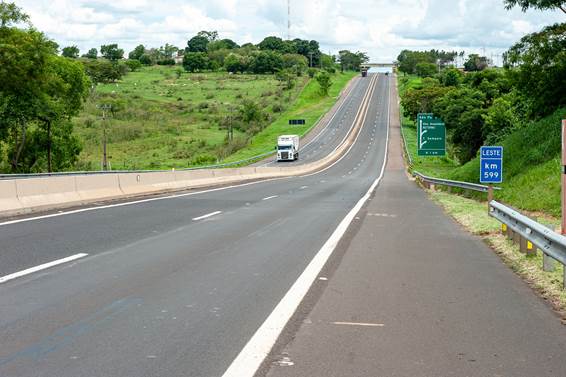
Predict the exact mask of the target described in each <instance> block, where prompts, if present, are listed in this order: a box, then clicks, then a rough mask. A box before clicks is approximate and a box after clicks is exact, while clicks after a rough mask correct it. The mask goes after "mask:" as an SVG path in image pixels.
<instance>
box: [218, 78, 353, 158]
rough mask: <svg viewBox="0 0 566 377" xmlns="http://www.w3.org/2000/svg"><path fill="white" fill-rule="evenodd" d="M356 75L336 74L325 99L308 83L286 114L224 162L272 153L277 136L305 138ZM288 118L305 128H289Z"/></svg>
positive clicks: (314, 83)
mask: <svg viewBox="0 0 566 377" xmlns="http://www.w3.org/2000/svg"><path fill="white" fill-rule="evenodd" d="M355 75H357V73H354V72H346V73H344V74H336V75H335V76H334V77H333V79H332V81H333V84H332V87H331V88H330V91H329V96H328V97H325V98H321V97H320V95H319V94H318V84H317V83H316V81H314V80H311V81H310V82H309V83H308V84H307V85H306V86H305V88H304V90H303V92H302V93H301V95H300V96H299V97H298V98H297V100H296V101H295V103H293V104H292V105H291V106H290V107H289V110H287V111H285V112H284V113H283V114H282V115H281V116H280V117H279V118H278V119H277V120H276V121H275V122H273V123H272V124H271V125H270V126H269V127H267V128H266V129H264V130H263V131H261V132H260V133H259V134H257V135H256V136H254V138H253V139H252V140H251V143H250V144H249V145H248V146H247V147H245V148H243V149H242V150H240V151H238V152H236V153H235V154H233V155H231V156H230V157H229V158H227V159H226V161H237V160H241V159H245V158H249V157H253V156H257V155H259V154H262V153H266V152H269V151H272V150H273V148H274V146H275V145H276V144H277V136H278V135H284V134H297V135H300V136H302V135H304V134H305V133H307V132H308V131H309V130H310V129H311V128H312V127H313V126H314V125H315V122H316V121H317V120H318V119H319V118H320V117H321V116H322V115H324V114H325V113H326V112H327V111H328V110H330V108H331V107H332V106H333V105H334V103H336V100H337V97H338V95H339V94H340V91H341V90H342V89H344V87H345V86H346V84H347V83H348V82H349V81H350V80H351V79H352V77H354V76H355ZM289 119H305V121H306V124H305V125H304V126H289V122H288V121H289Z"/></svg>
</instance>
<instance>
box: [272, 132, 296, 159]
mask: <svg viewBox="0 0 566 377" xmlns="http://www.w3.org/2000/svg"><path fill="white" fill-rule="evenodd" d="M298 159H299V136H298V135H281V136H279V137H278V138H277V161H294V160H298Z"/></svg>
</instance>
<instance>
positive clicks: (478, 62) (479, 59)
mask: <svg viewBox="0 0 566 377" xmlns="http://www.w3.org/2000/svg"><path fill="white" fill-rule="evenodd" d="M488 66H489V64H488V60H487V58H486V57H485V56H479V55H478V54H470V56H468V60H467V61H466V62H465V63H464V69H465V70H466V71H467V72H475V71H483V70H484V69H486V68H487V67H488Z"/></svg>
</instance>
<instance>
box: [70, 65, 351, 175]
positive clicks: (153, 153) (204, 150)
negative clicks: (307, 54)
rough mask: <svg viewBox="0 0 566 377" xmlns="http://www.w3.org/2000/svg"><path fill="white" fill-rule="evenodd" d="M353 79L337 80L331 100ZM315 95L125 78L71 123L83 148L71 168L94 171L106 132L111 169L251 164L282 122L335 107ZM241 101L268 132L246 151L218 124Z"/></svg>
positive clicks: (175, 73)
mask: <svg viewBox="0 0 566 377" xmlns="http://www.w3.org/2000/svg"><path fill="white" fill-rule="evenodd" d="M352 75H353V74H345V75H336V76H335V78H334V81H335V84H334V85H333V88H332V94H333V95H335V94H336V93H337V92H338V91H339V90H340V89H341V88H342V86H343V85H344V84H345V83H346V82H347V81H348V80H349V78H351V77H352ZM316 87H317V85H316V84H315V83H314V81H313V80H309V79H308V77H300V78H297V83H296V85H295V87H294V88H293V89H291V90H284V89H283V87H282V84H281V83H280V82H279V81H277V80H276V79H275V77H274V76H273V75H230V74H228V73H221V72H215V73H198V74H189V73H186V72H183V71H182V70H181V69H180V68H178V67H146V68H143V69H142V70H141V71H139V72H130V73H128V74H127V75H126V76H124V78H123V80H121V81H120V82H117V83H113V84H104V85H98V86H97V88H96V90H95V92H94V93H93V94H92V95H91V97H90V99H89V100H88V101H87V103H86V105H85V109H84V110H83V112H82V113H81V114H80V115H79V117H77V118H76V119H75V130H76V132H77V134H78V135H79V137H80V139H81V140H82V143H83V146H84V148H83V152H82V153H81V155H80V158H79V164H78V166H77V168H79V169H85V170H98V169H100V165H101V161H102V129H103V127H104V125H105V124H106V128H107V134H108V156H109V160H110V163H111V166H112V169H170V168H184V167H189V166H196V165H207V164H213V163H217V162H220V161H221V160H223V159H224V158H225V157H226V156H230V157H229V158H230V160H233V159H234V158H236V159H238V158H240V156H252V155H254V154H257V153H256V151H258V150H259V151H266V150H269V149H270V148H273V145H274V141H273V140H271V138H272V133H277V132H279V130H281V125H282V124H283V123H286V122H287V119H288V117H291V116H301V117H304V118H305V119H307V123H308V124H309V125H312V122H313V121H314V120H313V118H317V117H318V116H319V115H320V112H323V111H324V109H327V108H329V107H330V106H331V104H332V103H334V99H332V98H321V97H320V96H318V94H316V93H315V92H316ZM245 100H251V101H253V102H255V103H256V104H258V105H259V108H260V109H261V113H262V119H263V123H264V124H271V123H274V122H275V123H274V126H269V127H267V128H266V129H265V130H264V132H262V133H260V134H257V135H256V137H255V138H253V139H252V142H251V144H249V145H247V141H248V139H249V137H250V135H251V134H250V133H246V132H243V131H238V130H234V141H232V142H228V141H227V128H226V122H225V120H226V119H227V118H229V117H234V116H237V115H238V112H239V109H240V108H241V106H242V103H243V101H245ZM105 103H110V104H111V105H112V107H113V111H112V112H110V113H109V117H108V120H107V121H106V122H103V120H102V111H101V109H100V108H99V107H98V106H100V105H101V104H105ZM272 130H273V131H272ZM302 131H303V130H299V129H297V133H301V132H302ZM242 147H244V149H242V150H240V152H239V154H237V155H235V156H234V157H232V156H231V155H232V152H233V151H235V150H238V149H241V148H242ZM260 153H261V152H260ZM236 156H237V157H236Z"/></svg>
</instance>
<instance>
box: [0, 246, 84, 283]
mask: <svg viewBox="0 0 566 377" xmlns="http://www.w3.org/2000/svg"><path fill="white" fill-rule="evenodd" d="M87 255H88V254H85V253H79V254H75V255H71V256H70V257H66V258H62V259H57V260H55V261H53V262H48V263H44V264H40V265H39V266H35V267H31V268H28V269H26V270H22V271H19V272H14V273H13V274H10V275H6V276H3V277H0V284H2V283H5V282H7V281H8V280H12V279H16V278H19V277H22V276H25V275H29V274H33V273H34V272H38V271H41V270H45V269H47V268H51V267H54V266H57V265H59V264H63V263H67V262H71V261H74V260H76V259H79V258H83V257H86V256H87Z"/></svg>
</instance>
